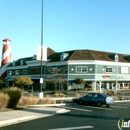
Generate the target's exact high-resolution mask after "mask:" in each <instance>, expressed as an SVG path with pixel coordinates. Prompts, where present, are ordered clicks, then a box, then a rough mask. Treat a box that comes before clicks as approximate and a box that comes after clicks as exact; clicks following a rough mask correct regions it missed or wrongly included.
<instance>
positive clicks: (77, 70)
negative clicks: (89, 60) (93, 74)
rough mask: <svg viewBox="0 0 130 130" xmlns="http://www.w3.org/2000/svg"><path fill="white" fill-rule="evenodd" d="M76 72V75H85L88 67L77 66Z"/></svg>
mask: <svg viewBox="0 0 130 130" xmlns="http://www.w3.org/2000/svg"><path fill="white" fill-rule="evenodd" d="M76 72H77V73H86V72H88V67H87V66H77V67H76Z"/></svg>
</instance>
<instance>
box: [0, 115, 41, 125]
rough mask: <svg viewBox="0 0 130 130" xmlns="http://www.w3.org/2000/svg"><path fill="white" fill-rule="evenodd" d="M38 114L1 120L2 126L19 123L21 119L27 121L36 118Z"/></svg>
mask: <svg viewBox="0 0 130 130" xmlns="http://www.w3.org/2000/svg"><path fill="white" fill-rule="evenodd" d="M37 117H38V116H26V117H20V118H15V119H10V120H5V121H0V127H2V126H4V125H7V124H13V123H18V122H21V121H27V120H30V119H35V118H37Z"/></svg>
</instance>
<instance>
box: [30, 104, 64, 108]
mask: <svg viewBox="0 0 130 130" xmlns="http://www.w3.org/2000/svg"><path fill="white" fill-rule="evenodd" d="M64 105H66V103H59V104H38V105H28V106H29V107H44V106H45V107H47V106H49V107H52V106H64Z"/></svg>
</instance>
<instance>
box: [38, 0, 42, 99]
mask: <svg viewBox="0 0 130 130" xmlns="http://www.w3.org/2000/svg"><path fill="white" fill-rule="evenodd" d="M42 60H43V0H42V10H41V74H40V93H39V98H43V92H42V85H43V75H42V71H43V66H42Z"/></svg>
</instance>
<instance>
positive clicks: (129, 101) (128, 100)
mask: <svg viewBox="0 0 130 130" xmlns="http://www.w3.org/2000/svg"><path fill="white" fill-rule="evenodd" d="M115 102H130V100H123V101H119V100H118V101H115Z"/></svg>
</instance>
